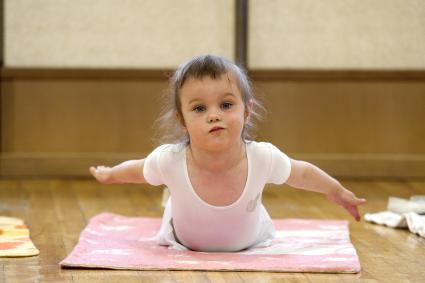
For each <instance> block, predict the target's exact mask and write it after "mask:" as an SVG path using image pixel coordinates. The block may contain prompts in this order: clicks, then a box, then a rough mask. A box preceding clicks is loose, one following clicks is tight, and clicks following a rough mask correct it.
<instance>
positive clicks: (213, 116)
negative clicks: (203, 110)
mask: <svg viewBox="0 0 425 283" xmlns="http://www.w3.org/2000/svg"><path fill="white" fill-rule="evenodd" d="M219 121H221V118H220V115H218V114H215V113H212V114H210V115H209V116H208V123H213V122H219Z"/></svg>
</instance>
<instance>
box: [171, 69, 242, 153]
mask: <svg viewBox="0 0 425 283" xmlns="http://www.w3.org/2000/svg"><path fill="white" fill-rule="evenodd" d="M180 101H181V108H182V109H181V112H182V115H183V117H179V118H180V121H181V122H182V124H183V126H184V127H185V129H186V130H187V132H188V134H189V137H190V143H191V146H196V147H199V148H202V149H205V150H210V151H211V150H212V151H218V150H224V149H228V148H230V147H231V146H232V145H235V144H238V142H240V141H241V135H242V130H243V127H244V124H245V122H246V120H247V119H248V117H249V109H245V105H244V102H243V100H242V94H241V93H240V91H239V88H238V86H237V84H236V80H235V79H234V78H233V76H232V75H231V74H223V75H222V76H221V77H220V78H219V79H212V78H210V77H204V78H202V79H195V78H189V79H187V81H186V82H185V83H184V85H183V87H182V88H181V89H180Z"/></svg>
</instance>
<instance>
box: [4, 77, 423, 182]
mask: <svg viewBox="0 0 425 283" xmlns="http://www.w3.org/2000/svg"><path fill="white" fill-rule="evenodd" d="M161 74H162V75H161ZM259 74H260V73H256V72H255V71H254V72H252V77H253V81H254V88H255V91H256V92H257V93H258V95H259V96H260V97H261V98H262V100H263V101H264V103H265V105H266V107H267V108H268V115H267V117H266V120H265V121H264V122H262V123H261V124H259V129H258V139H259V140H267V141H270V142H272V143H274V144H276V145H277V146H279V147H280V148H281V149H282V150H283V151H285V152H287V153H288V154H289V155H290V156H292V157H294V158H299V159H304V160H308V161H311V162H313V163H315V164H317V165H319V166H321V167H322V168H323V169H325V170H326V171H328V172H330V173H331V174H332V175H335V176H338V177H391V178H401V177H425V143H424V142H423V140H424V138H425V126H424V125H425V123H424V121H425V79H424V78H425V76H423V75H422V76H418V77H414V78H413V79H408V80H406V79H399V80H398V79H396V78H394V77H392V76H389V77H385V76H381V77H380V76H378V77H375V78H369V77H368V78H367V79H364V78H363V79H362V78H361V77H360V79H359V77H356V79H350V76H342V77H339V78H338V79H335V78H330V77H328V76H320V74H319V75H317V74H316V75H311V76H305V73H304V74H303V73H301V75H299V73H298V76H297V75H296V74H297V72H295V73H292V74H290V75H289V76H280V75H276V74H275V73H270V75H269V76H267V75H266V76H264V73H263V74H262V75H261V74H260V75H259ZM294 74H295V75H294ZM336 77H338V76H336ZM288 78H289V79H288ZM382 78H384V79H382ZM1 87H2V96H1V113H2V116H1V126H2V132H1V154H0V175H1V176H21V175H35V176H51V175H54V176H63V177H67V176H88V175H87V168H88V166H90V165H93V164H106V165H113V164H115V163H117V162H119V161H122V160H126V159H130V158H140V157H143V156H145V155H146V154H147V153H148V152H150V151H151V150H152V149H153V148H154V146H155V142H154V141H153V140H152V137H153V133H154V129H153V128H152V124H153V121H155V119H156V118H157V116H158V112H159V109H160V107H161V105H160V104H161V100H160V94H161V93H162V92H163V91H164V90H165V89H166V87H167V79H166V77H165V76H164V75H163V72H162V73H161V72H157V73H156V75H149V74H148V73H147V74H143V73H137V72H127V73H126V72H124V71H117V70H115V71H111V72H106V71H102V72H99V73H97V75H96V73H93V72H88V71H86V72H85V71H82V72H77V71H76V72H69V71H62V72H57V73H54V72H51V71H41V72H40V73H39V74H37V73H36V72H33V73H29V74H28V73H25V72H13V71H10V70H9V71H6V72H3V81H2V86H1Z"/></svg>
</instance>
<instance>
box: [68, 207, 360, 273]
mask: <svg viewBox="0 0 425 283" xmlns="http://www.w3.org/2000/svg"><path fill="white" fill-rule="evenodd" d="M274 223H275V225H276V239H274V240H273V244H272V245H271V246H270V247H267V248H255V249H250V250H245V251H241V252H236V253H204V252H194V251H180V250H174V249H169V248H167V247H163V246H159V245H158V244H157V243H156V242H155V241H154V240H153V237H154V236H155V234H156V232H157V231H158V229H159V227H160V224H161V219H159V218H143V217H126V216H122V215H117V214H112V213H102V214H99V215H97V216H95V217H93V218H92V219H91V220H90V223H89V224H88V226H87V227H86V228H85V229H84V231H83V232H82V233H81V235H80V240H79V242H78V244H77V245H76V247H75V248H74V250H73V251H72V252H71V254H70V255H68V257H67V258H65V259H64V260H63V261H62V262H61V263H60V265H61V266H62V267H74V268H75V267H81V268H108V269H127V270H229V271H238V270H245V271H248V270H250V271H275V272H327V273H357V272H359V271H360V269H361V267H360V263H359V259H358V257H357V254H356V250H355V249H354V247H353V245H352V244H351V242H350V237H349V232H348V222H347V221H333V220H307V219H281V220H274Z"/></svg>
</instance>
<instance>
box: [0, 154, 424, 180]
mask: <svg viewBox="0 0 425 283" xmlns="http://www.w3.org/2000/svg"><path fill="white" fill-rule="evenodd" d="M144 156H146V153H2V154H1V155H0V177H28V176H30V177H65V178H66V177H79V178H81V177H83V178H84V177H89V172H88V168H89V167H90V166H92V165H106V166H112V165H115V164H117V163H120V162H122V161H125V160H129V159H137V158H142V157H144ZM291 156H292V157H293V158H296V159H300V160H305V161H308V162H311V163H313V164H315V165H317V166H319V167H320V168H322V169H323V170H325V171H326V172H328V173H329V174H331V175H332V176H335V177H337V178H424V177H425V155H413V154H412V155H410V154H400V155H395V154H293V155H291Z"/></svg>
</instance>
